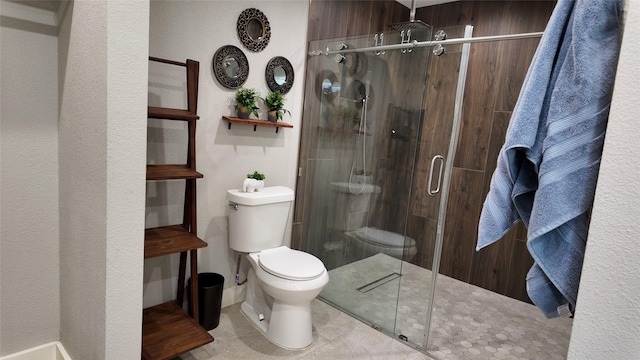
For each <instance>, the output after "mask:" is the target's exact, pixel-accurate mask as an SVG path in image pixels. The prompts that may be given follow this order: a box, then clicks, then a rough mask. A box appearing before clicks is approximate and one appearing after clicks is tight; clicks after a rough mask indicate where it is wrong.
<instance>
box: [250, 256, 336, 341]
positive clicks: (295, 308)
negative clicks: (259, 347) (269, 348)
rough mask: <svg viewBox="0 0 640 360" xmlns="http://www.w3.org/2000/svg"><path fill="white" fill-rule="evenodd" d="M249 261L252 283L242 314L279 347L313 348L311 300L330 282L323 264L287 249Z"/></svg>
mask: <svg viewBox="0 0 640 360" xmlns="http://www.w3.org/2000/svg"><path fill="white" fill-rule="evenodd" d="M247 259H248V260H249V262H250V263H251V270H250V273H249V282H250V283H249V285H248V288H247V298H246V299H245V301H244V302H243V303H242V305H241V306H240V308H241V311H242V314H243V315H244V316H245V317H246V318H247V319H248V320H249V321H250V322H251V323H252V324H253V325H254V326H255V327H256V328H258V330H260V332H261V333H262V334H263V335H264V336H265V337H266V338H267V339H269V340H270V341H271V342H272V343H274V344H276V345H278V346H280V347H283V348H285V349H300V348H304V347H306V346H308V345H310V344H311V343H312V342H313V335H312V319H311V300H313V299H314V298H315V297H316V296H318V294H320V291H322V289H323V288H324V286H325V285H326V284H327V283H328V282H329V274H328V273H327V270H326V269H325V267H324V265H323V264H322V261H320V259H318V258H316V257H315V256H313V255H310V254H307V253H305V252H302V251H297V250H292V249H289V248H288V247H286V246H282V247H278V248H275V249H269V250H263V251H261V252H260V253H252V254H248V255H247ZM302 262H304V265H302V266H301V263H302ZM301 268H303V269H304V270H302V271H301ZM251 278H253V279H251Z"/></svg>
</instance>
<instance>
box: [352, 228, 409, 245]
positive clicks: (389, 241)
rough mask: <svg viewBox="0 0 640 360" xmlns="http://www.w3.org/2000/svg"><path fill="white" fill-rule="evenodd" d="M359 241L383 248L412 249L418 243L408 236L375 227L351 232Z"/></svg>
mask: <svg viewBox="0 0 640 360" xmlns="http://www.w3.org/2000/svg"><path fill="white" fill-rule="evenodd" d="M351 234H352V235H353V236H355V237H356V238H357V239H358V240H360V241H363V242H365V243H369V244H372V245H375V246H380V247H383V248H401V249H411V248H414V247H415V246H416V241H415V240H414V239H412V238H410V237H408V236H403V235H402V234H397V233H393V232H390V231H386V230H381V229H378V228H375V227H368V226H365V227H362V228H360V229H357V230H354V231H352V232H351Z"/></svg>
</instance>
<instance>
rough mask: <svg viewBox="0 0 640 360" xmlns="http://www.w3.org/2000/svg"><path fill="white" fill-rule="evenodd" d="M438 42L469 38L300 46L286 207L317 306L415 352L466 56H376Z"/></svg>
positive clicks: (411, 31) (459, 31)
mask: <svg viewBox="0 0 640 360" xmlns="http://www.w3.org/2000/svg"><path fill="white" fill-rule="evenodd" d="M411 25H413V24H411ZM445 36H448V37H449V38H461V37H470V36H471V27H466V28H465V27H464V26H458V27H453V28H446V29H433V28H432V27H430V26H427V25H425V26H411V27H409V28H402V27H400V28H398V30H392V31H388V32H384V33H377V34H372V35H367V36H358V37H347V38H341V39H331V40H318V41H313V42H310V43H309V50H310V56H309V58H308V64H307V78H306V89H305V105H304V116H303V129H302V142H301V155H300V181H299V185H298V190H297V191H298V194H297V200H296V220H295V222H298V223H300V224H301V226H300V229H301V230H300V233H301V234H300V237H299V238H300V243H299V247H300V248H301V249H302V250H304V251H307V252H309V253H311V254H314V255H316V256H317V257H319V258H320V259H321V260H322V261H323V262H324V264H325V266H326V267H327V269H328V270H329V278H330V280H329V284H328V285H327V286H326V287H325V289H324V290H323V291H322V293H321V294H320V296H319V297H320V299H321V300H323V301H325V302H327V303H329V304H331V305H333V306H335V307H337V308H338V309H340V310H342V311H344V312H346V313H348V314H350V315H351V316H353V317H355V318H358V319H360V320H361V321H363V322H365V323H367V324H370V325H371V326H373V327H375V328H377V329H379V330H381V331H383V332H385V333H387V334H389V335H392V336H397V337H399V338H400V339H402V340H404V341H407V342H408V343H410V344H411V345H413V346H415V347H418V348H422V349H426V346H427V341H428V331H429V322H430V317H431V313H432V300H433V289H434V286H435V281H436V276H437V266H438V262H439V256H440V254H439V248H440V243H441V239H442V230H443V223H444V209H445V208H446V199H447V191H448V178H449V174H450V171H451V167H452V162H453V153H454V151H455V144H456V140H457V129H458V126H459V124H458V123H457V122H459V113H460V106H461V105H460V104H461V100H462V91H463V89H464V76H465V74H466V61H467V58H468V55H465V51H466V52H467V53H468V45H445V46H444V48H441V47H436V46H424V47H412V48H403V49H385V48H384V47H380V46H383V45H387V44H403V43H404V44H406V43H410V42H412V41H418V42H424V41H429V40H434V39H438V40H441V39H442V38H444V37H445ZM465 46H467V47H466V48H465ZM378 47H379V48H380V49H377V48H378ZM365 48H370V49H369V50H366V51H360V50H356V49H365ZM465 49H466V50H465ZM314 50H320V51H323V52H331V54H330V55H326V54H322V55H315V54H313V53H312V52H313V51H314ZM336 51H342V52H338V53H336ZM349 51H353V52H349ZM432 270H433V271H432Z"/></svg>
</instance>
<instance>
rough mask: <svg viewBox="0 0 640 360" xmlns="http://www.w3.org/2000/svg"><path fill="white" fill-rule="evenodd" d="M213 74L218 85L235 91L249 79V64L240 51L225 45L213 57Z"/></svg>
mask: <svg viewBox="0 0 640 360" xmlns="http://www.w3.org/2000/svg"><path fill="white" fill-rule="evenodd" d="M213 73H214V74H215V76H216V79H218V82H219V83H220V85H222V86H224V87H226V88H229V89H237V88H239V87H241V86H242V85H243V84H244V82H245V81H247V77H249V62H248V61H247V57H246V56H245V55H244V53H243V52H242V50H240V49H238V48H237V47H235V46H233V45H225V46H223V47H221V48H220V49H218V51H216V53H215V55H214V56H213Z"/></svg>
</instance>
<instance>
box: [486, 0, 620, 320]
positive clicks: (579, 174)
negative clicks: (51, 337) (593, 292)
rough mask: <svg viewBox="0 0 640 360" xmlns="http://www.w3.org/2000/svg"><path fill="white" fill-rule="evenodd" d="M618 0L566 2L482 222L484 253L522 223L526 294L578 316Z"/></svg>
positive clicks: (554, 310) (552, 309)
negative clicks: (527, 260)
mask: <svg viewBox="0 0 640 360" xmlns="http://www.w3.org/2000/svg"><path fill="white" fill-rule="evenodd" d="M621 10H622V1H621V0H613V1H612V0H560V1H558V3H557V5H556V8H555V9H554V12H553V14H552V16H551V19H550V20H549V23H548V24H547V28H546V29H545V32H544V35H543V37H542V39H541V40H540V44H539V46H538V49H537V50H536V54H535V56H534V58H533V61H532V63H531V67H530V68H529V72H528V73H527V77H526V78H525V81H524V84H523V86H522V89H521V91H520V96H519V98H518V102H517V104H516V106H515V109H514V112H513V115H512V118H511V122H510V123H509V128H508V130H507V136H506V140H505V144H504V146H503V147H502V149H501V150H500V154H499V156H498V164H497V168H496V171H495V173H494V174H493V177H492V179H491V188H490V190H489V194H488V195H487V198H486V200H485V203H484V207H483V209H482V214H481V216H480V222H479V226H478V244H477V248H476V250H480V249H482V248H483V247H485V246H488V245H490V244H492V243H494V242H495V241H497V240H499V239H500V238H501V237H502V236H503V235H504V234H505V233H506V232H507V231H508V230H509V229H510V228H511V227H512V226H513V225H515V224H516V223H517V222H518V221H523V222H524V224H525V225H526V226H527V229H528V233H527V238H528V240H527V248H528V249H529V252H530V253H531V255H532V257H533V259H534V261H535V263H534V266H533V267H532V268H531V270H530V271H529V274H528V275H527V293H528V295H529V297H530V298H531V300H532V301H533V303H534V304H535V305H536V306H538V307H539V308H540V309H541V311H542V312H543V313H544V314H545V315H546V316H547V317H549V318H551V317H557V316H561V315H565V314H566V313H567V312H568V311H571V312H573V310H574V309H575V306H576V299H577V294H578V285H579V283H580V273H581V271H582V262H583V257H584V249H585V245H586V240H587V232H588V224H587V222H588V211H589V208H590V207H591V205H592V204H593V197H594V193H595V187H596V180H597V176H598V170H599V167H600V158H601V155H602V146H603V142H604V134H605V129H606V125H607V119H608V115H609V106H610V103H611V94H612V90H613V81H614V78H615V70H616V66H617V59H618V49H619V43H620V26H619V19H620V15H621Z"/></svg>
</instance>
